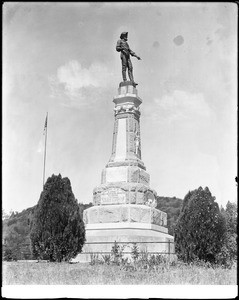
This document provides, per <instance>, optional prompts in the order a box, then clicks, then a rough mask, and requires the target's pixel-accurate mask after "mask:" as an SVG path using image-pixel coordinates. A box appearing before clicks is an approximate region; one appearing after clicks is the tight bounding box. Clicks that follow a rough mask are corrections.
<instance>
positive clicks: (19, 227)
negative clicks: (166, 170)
mask: <svg viewBox="0 0 239 300" xmlns="http://www.w3.org/2000/svg"><path fill="white" fill-rule="evenodd" d="M182 202H183V201H182V200H181V199H179V198H176V197H173V198H170V197H161V196H158V197H157V207H156V208H157V209H159V210H162V211H164V212H166V213H167V217H168V229H169V234H171V235H173V234H174V227H175V224H176V221H177V219H178V216H179V214H180V209H181V207H182ZM79 206H80V209H81V213H82V214H83V211H84V210H85V209H87V208H89V207H91V206H92V203H89V204H82V203H80V204H79ZM35 207H36V206H33V207H30V208H27V209H24V210H23V211H22V212H19V213H18V212H15V213H12V214H11V216H10V217H8V218H6V219H4V220H3V231H2V233H3V235H2V236H3V250H4V249H10V250H11V255H12V257H13V259H17V260H22V259H32V255H31V251H30V225H31V221H32V218H33V214H34V209H35Z"/></svg>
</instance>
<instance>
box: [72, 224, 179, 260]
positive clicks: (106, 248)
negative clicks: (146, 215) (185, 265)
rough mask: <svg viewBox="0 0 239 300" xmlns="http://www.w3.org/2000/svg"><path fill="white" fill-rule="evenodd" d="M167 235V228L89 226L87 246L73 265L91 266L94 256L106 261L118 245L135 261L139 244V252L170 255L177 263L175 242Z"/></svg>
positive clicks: (126, 225)
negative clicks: (134, 252) (133, 257)
mask: <svg viewBox="0 0 239 300" xmlns="http://www.w3.org/2000/svg"><path fill="white" fill-rule="evenodd" d="M167 232H168V230H167V228H165V227H163V226H158V225H154V224H147V223H137V222H134V223H126V222H122V223H107V224H106V223H102V224H86V243H85V245H84V247H83V249H82V252H81V253H80V254H78V256H77V257H76V258H75V259H73V260H72V261H73V262H90V261H91V256H92V254H94V255H96V254H98V258H99V259H103V255H107V254H108V255H109V254H110V253H111V250H112V247H113V246H114V243H115V241H116V242H117V243H118V245H120V246H123V247H124V250H123V253H124V254H123V257H124V258H126V257H127V258H129V259H131V258H132V256H131V253H132V246H133V243H136V245H137V247H138V250H139V252H141V251H144V252H145V251H147V253H148V254H155V255H156V254H162V255H167V256H168V257H169V258H170V259H171V260H173V258H174V252H175V251H174V239H173V236H171V235H169V234H168V233H167Z"/></svg>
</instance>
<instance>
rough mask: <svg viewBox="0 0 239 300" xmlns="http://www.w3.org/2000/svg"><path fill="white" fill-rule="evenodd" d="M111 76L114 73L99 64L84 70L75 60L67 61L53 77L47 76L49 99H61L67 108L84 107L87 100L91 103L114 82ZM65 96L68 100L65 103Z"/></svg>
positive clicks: (93, 64)
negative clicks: (49, 91) (49, 90)
mask: <svg viewBox="0 0 239 300" xmlns="http://www.w3.org/2000/svg"><path fill="white" fill-rule="evenodd" d="M113 75H114V73H113V72H112V71H109V69H108V67H107V66H106V65H105V64H103V63H100V62H94V63H92V64H91V65H90V66H89V68H84V67H82V65H81V63H80V62H78V61H76V60H72V61H69V62H68V63H67V64H65V65H63V66H60V67H59V68H58V69H57V71H56V74H55V75H53V76H49V78H48V80H49V84H50V87H51V97H54V98H58V99H60V98H62V99H63V103H62V105H64V106H68V107H72V106H74V107H78V106H80V105H86V104H87V103H88V102H89V100H91V103H92V101H95V100H96V99H95V97H96V96H97V95H98V96H99V95H100V94H102V91H103V90H104V89H105V88H107V87H108V86H109V84H111V82H112V81H113V80H114V76H113ZM65 96H67V98H68V99H67V102H66V98H65Z"/></svg>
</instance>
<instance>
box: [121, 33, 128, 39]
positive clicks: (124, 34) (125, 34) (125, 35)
mask: <svg viewBox="0 0 239 300" xmlns="http://www.w3.org/2000/svg"><path fill="white" fill-rule="evenodd" d="M123 37H128V32H122V33H121V35H120V38H121V39H122V38H123Z"/></svg>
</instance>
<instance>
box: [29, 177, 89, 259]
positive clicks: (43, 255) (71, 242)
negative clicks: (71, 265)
mask: <svg viewBox="0 0 239 300" xmlns="http://www.w3.org/2000/svg"><path fill="white" fill-rule="evenodd" d="M31 226H32V227H31V234H30V238H31V249H32V253H33V255H34V257H36V258H38V259H39V258H40V259H48V260H50V261H57V262H60V261H69V260H70V259H71V258H74V257H75V256H76V255H77V254H78V253H79V252H80V251H81V249H82V247H83V244H84V242H85V227H84V223H83V221H82V218H81V214H80V208H79V205H78V203H77V200H76V199H75V197H74V194H73V192H72V189H71V183H70V180H69V179H68V178H62V177H61V175H60V174H59V175H58V176H56V175H52V176H51V177H49V178H48V179H47V182H46V183H45V185H44V190H43V192H42V193H41V196H40V199H39V202H38V204H37V206H36V208H35V211H34V217H33V220H32V225H31Z"/></svg>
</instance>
